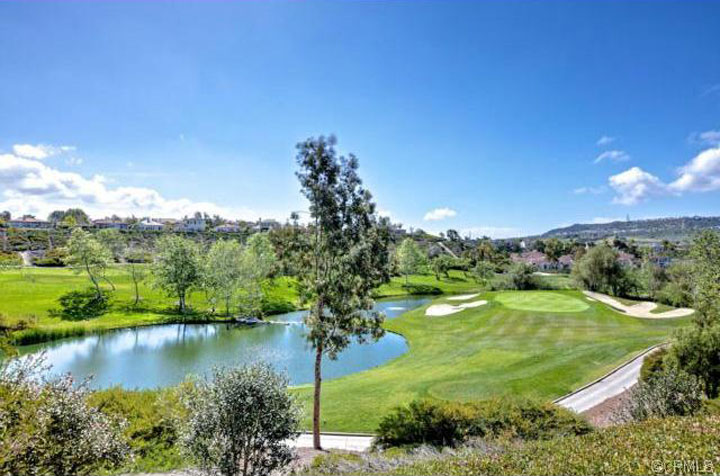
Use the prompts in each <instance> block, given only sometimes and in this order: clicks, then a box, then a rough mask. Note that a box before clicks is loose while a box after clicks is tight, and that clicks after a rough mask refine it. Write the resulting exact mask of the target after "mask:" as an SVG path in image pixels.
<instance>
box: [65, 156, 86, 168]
mask: <svg viewBox="0 0 720 476" xmlns="http://www.w3.org/2000/svg"><path fill="white" fill-rule="evenodd" d="M82 163H83V159H82V158H80V157H68V158H67V159H65V165H68V166H70V167H77V166H78V165H82Z"/></svg>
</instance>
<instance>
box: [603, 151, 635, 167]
mask: <svg viewBox="0 0 720 476" xmlns="http://www.w3.org/2000/svg"><path fill="white" fill-rule="evenodd" d="M604 160H609V161H611V162H625V161H626V160H630V155H628V153H627V152H625V151H624V150H606V151H605V152H603V153H602V154H600V155H598V156H597V157H596V158H595V163H596V164H599V163H600V162H602V161H604Z"/></svg>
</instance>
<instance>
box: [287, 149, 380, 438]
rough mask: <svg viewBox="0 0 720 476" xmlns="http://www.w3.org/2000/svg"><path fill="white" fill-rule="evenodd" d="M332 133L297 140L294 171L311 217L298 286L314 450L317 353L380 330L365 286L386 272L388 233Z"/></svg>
mask: <svg viewBox="0 0 720 476" xmlns="http://www.w3.org/2000/svg"><path fill="white" fill-rule="evenodd" d="M335 143H336V141H335V138H334V137H330V138H329V139H325V138H323V137H320V138H319V139H308V140H307V141H305V142H303V143H300V144H298V146H297V148H298V155H297V162H298V165H299V167H300V171H299V172H298V173H297V176H298V179H299V180H300V185H301V186H302V191H303V194H304V195H305V197H306V198H307V199H308V201H309V202H310V218H311V223H310V225H309V226H308V230H307V233H304V234H302V235H300V236H299V238H300V240H301V241H300V245H299V248H300V250H301V251H300V253H299V256H300V259H301V265H300V266H299V276H298V278H299V291H300V297H301V300H302V301H303V302H306V303H309V304H310V307H309V312H308V314H307V315H306V316H305V319H304V320H305V324H306V325H307V328H308V340H309V341H310V343H311V345H312V346H313V348H314V349H315V382H314V387H315V388H314V390H315V391H314V395H313V445H314V447H315V448H316V449H320V448H321V446H320V393H321V392H320V391H321V384H322V358H323V355H327V356H328V357H330V358H331V359H335V358H337V356H338V354H339V353H340V352H342V350H343V349H345V348H346V347H347V346H348V345H349V344H350V342H351V340H352V339H353V338H355V339H356V340H358V341H360V342H364V341H366V340H368V339H377V338H379V337H380V336H382V335H383V333H384V331H383V328H382V322H383V320H384V316H383V315H382V313H379V312H376V311H373V310H372V309H373V304H374V302H373V299H372V293H373V291H374V289H375V288H376V287H377V286H379V285H380V284H382V283H384V282H387V281H388V280H389V278H390V275H389V261H390V260H389V255H388V242H389V232H388V223H387V220H386V219H380V220H378V218H377V215H376V214H375V204H374V203H373V202H372V195H371V194H370V192H369V191H368V190H366V189H365V188H363V187H362V181H361V180H360V177H359V176H358V173H357V169H358V160H357V158H356V157H355V156H353V155H350V156H349V157H347V158H345V157H338V156H337V153H336V152H335V147H334V146H335Z"/></svg>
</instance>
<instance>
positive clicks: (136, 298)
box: [133, 273, 140, 307]
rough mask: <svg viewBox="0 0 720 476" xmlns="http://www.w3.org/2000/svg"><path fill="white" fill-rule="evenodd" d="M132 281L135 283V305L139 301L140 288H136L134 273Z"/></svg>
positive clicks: (136, 281)
mask: <svg viewBox="0 0 720 476" xmlns="http://www.w3.org/2000/svg"><path fill="white" fill-rule="evenodd" d="M133 283H134V284H135V307H137V305H138V303H139V302H140V289H139V288H138V280H137V277H136V276H135V274H134V273H133Z"/></svg>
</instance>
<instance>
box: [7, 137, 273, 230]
mask: <svg viewBox="0 0 720 476" xmlns="http://www.w3.org/2000/svg"><path fill="white" fill-rule="evenodd" d="M63 147H66V146H47V145H43V146H28V145H27V144H20V145H16V146H14V147H13V149H12V150H13V153H6V154H2V153H0V191H1V192H0V193H1V194H2V195H0V210H9V211H11V212H12V213H13V214H26V213H28V214H33V215H38V216H46V215H47V214H48V213H50V212H51V211H52V210H56V209H59V208H70V207H82V208H84V209H85V210H86V211H87V212H88V213H89V214H90V215H91V216H108V215H112V214H117V215H130V214H133V215H136V216H148V215H151V216H167V217H182V216H185V215H190V214H192V213H194V212H195V211H202V212H207V213H210V214H216V213H217V214H219V215H221V216H225V217H228V218H244V219H256V218H258V216H259V214H258V213H255V212H253V211H252V210H249V209H246V208H230V207H222V206H219V205H217V204H215V203H212V202H197V201H193V200H190V199H188V198H167V197H165V196H163V195H162V194H161V193H160V192H158V191H157V190H154V189H152V188H144V187H128V186H117V187H111V186H109V185H108V181H107V179H106V178H105V177H104V176H102V175H94V176H92V177H87V176H83V175H81V174H79V173H76V172H68V171H66V170H61V169H58V168H56V167H52V166H50V165H48V164H47V163H45V162H43V161H42V160H43V159H45V158H47V157H49V156H51V155H53V154H55V153H56V152H55V151H58V150H60V151H63ZM71 150H73V151H74V148H72V149H71ZM67 151H70V149H68V150H67ZM58 153H59V152H58ZM270 215H271V214H267V213H263V214H262V216H263V217H267V216H270ZM275 218H280V217H275Z"/></svg>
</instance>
